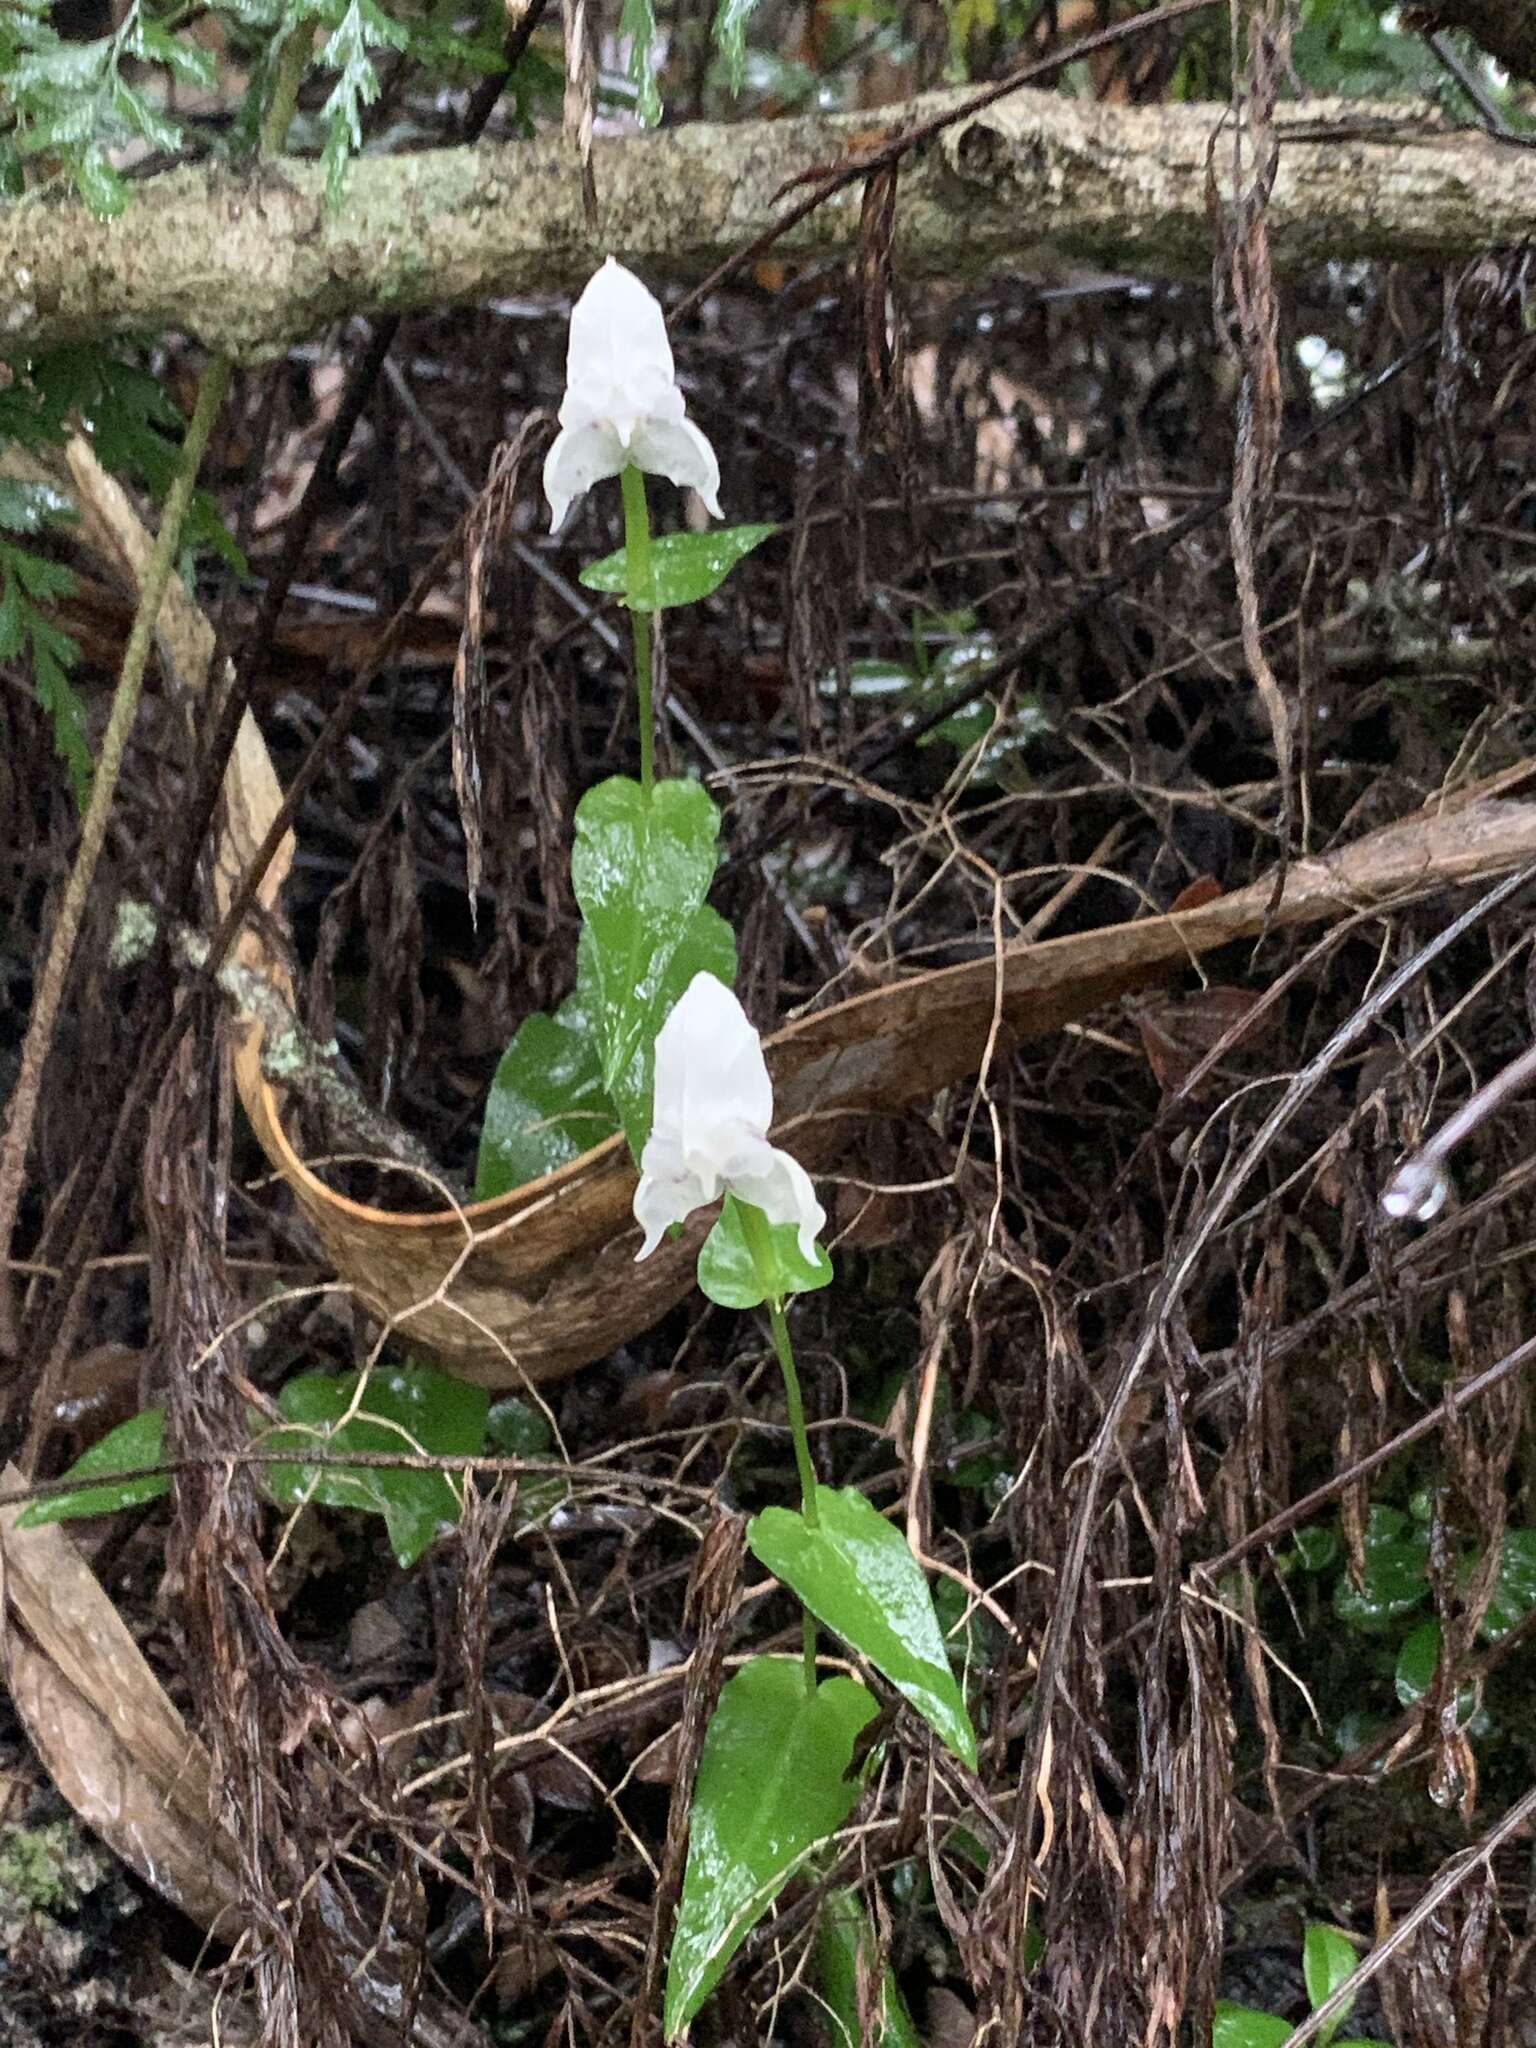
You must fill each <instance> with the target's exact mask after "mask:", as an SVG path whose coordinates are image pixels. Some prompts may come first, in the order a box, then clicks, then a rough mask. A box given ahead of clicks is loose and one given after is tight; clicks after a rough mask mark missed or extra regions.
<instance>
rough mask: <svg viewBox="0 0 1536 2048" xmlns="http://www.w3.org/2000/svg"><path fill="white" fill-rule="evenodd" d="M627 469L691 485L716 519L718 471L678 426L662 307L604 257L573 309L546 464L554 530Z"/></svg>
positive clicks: (679, 400) (679, 397)
mask: <svg viewBox="0 0 1536 2048" xmlns="http://www.w3.org/2000/svg"><path fill="white" fill-rule="evenodd" d="M631 463H633V464H634V466H635V468H636V469H643V470H649V471H650V472H651V474H652V475H654V476H664V477H667V478H668V479H669V480H670V481H671V482H672V483H675V484H690V485H692V487H693V489H694V490H696V491H697V492H698V494H699V496H700V497H701V498H702V499H703V500H704V502H705V504H706V505H707V506H708V507H709V509H710V511H711V512H712V513H713V514H714V516H715V518H716V519H718V518H719V517H720V498H719V491H720V465H719V463H718V462H717V461H716V460H715V451H714V449H713V448H711V447H710V445H709V443H708V441H706V440H705V438H704V436H703V435H702V434H701V433H700V432H699V430H698V428H697V427H696V426H694V425H693V424H692V422H691V421H689V420H686V419H684V417H683V394H682V392H681V391H679V390H678V388H677V375H676V372H675V371H674V369H673V367H672V348H671V344H670V343H669V342H668V340H667V323H666V321H665V320H664V319H663V318H662V312H661V307H660V306H659V305H658V304H657V302H656V300H655V299H654V298H653V297H652V296H651V294H650V293H649V292H648V291H647V290H646V288H645V286H644V285H643V284H642V283H641V282H640V280H639V278H638V277H636V276H635V274H634V272H633V271H630V270H626V269H625V268H624V266H623V264H622V263H616V262H615V261H614V259H613V258H612V257H611V256H610V257H609V258H608V260H607V262H606V263H605V264H604V265H603V267H602V269H601V270H599V271H597V272H596V273H595V274H594V275H593V276H592V277H591V278H590V279H589V280H588V282H587V288H586V290H585V291H584V292H583V293H582V295H581V297H580V298H579V299H578V300H577V301H576V304H575V306H574V307H573V308H572V310H571V338H570V346H569V349H568V351H567V354H566V360H565V398H564V400H563V402H562V404H561V407H560V431H559V433H558V434H557V435H556V436H555V445H554V446H553V447H552V448H551V449H550V451H549V454H548V456H547V457H546V458H545V462H544V491H545V495H546V496H547V497H548V499H549V509H550V515H551V525H552V527H558V526H559V525H560V523H561V521H562V520H563V519H564V518H565V515H566V512H567V510H568V508H569V507H570V505H571V503H572V501H573V500H574V499H576V498H579V497H580V496H581V494H582V492H583V491H589V490H590V489H591V488H592V486H593V485H594V484H596V483H601V482H602V480H603V478H604V477H609V476H618V475H619V474H620V472H621V471H622V470H624V469H626V468H627V467H628V466H629V465H630V464H631Z"/></svg>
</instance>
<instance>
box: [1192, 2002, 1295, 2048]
mask: <svg viewBox="0 0 1536 2048" xmlns="http://www.w3.org/2000/svg"><path fill="white" fill-rule="evenodd" d="M1295 2031H1296V2030H1295V2028H1294V2027H1293V2026H1292V2025H1291V2022H1290V2021H1289V2020H1283V2019H1281V2018H1280V2017H1279V2016H1278V2015H1277V2014H1275V2013H1272V2012H1257V2011H1255V2009H1254V2008H1253V2007H1252V2006H1251V2005H1229V2004H1228V2002H1227V2000H1226V1999H1224V1998H1222V1999H1218V2000H1217V2002H1216V2016H1215V2019H1214V2020H1213V2021H1212V2024H1211V2048H1281V2043H1282V2042H1284V2041H1288V2040H1289V2039H1290V2038H1291V2035H1292V2034H1293V2033H1294V2032H1295Z"/></svg>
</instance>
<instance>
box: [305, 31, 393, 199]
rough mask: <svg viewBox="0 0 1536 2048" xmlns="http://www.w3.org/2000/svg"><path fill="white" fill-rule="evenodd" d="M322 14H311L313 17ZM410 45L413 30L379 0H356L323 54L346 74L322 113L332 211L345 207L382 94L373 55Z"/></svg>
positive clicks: (324, 59)
mask: <svg viewBox="0 0 1536 2048" xmlns="http://www.w3.org/2000/svg"><path fill="white" fill-rule="evenodd" d="M316 11H317V10H315V9H313V8H310V9H307V10H306V12H308V13H309V14H310V15H311V16H313V15H314V14H315V13H316ZM409 41H410V32H409V30H408V29H406V28H405V27H403V26H402V24H401V23H400V22H398V21H392V20H391V19H390V17H389V16H388V15H387V14H386V13H385V12H384V11H383V9H382V8H380V7H377V6H375V5H374V0H350V4H349V5H348V7H347V9H346V12H345V13H344V14H343V15H342V17H341V19H340V20H339V21H338V22H337V24H336V26H335V28H334V30H333V31H332V33H331V34H330V36H329V37H328V38H327V40H326V43H325V46H324V48H323V49H322V50H321V52H320V62H321V63H322V64H324V65H328V66H331V67H332V68H334V69H335V70H336V71H337V72H338V73H339V74H340V75H339V76H338V78H337V80H336V83H335V85H334V86H333V87H332V88H331V93H330V97H329V98H328V99H327V100H326V102H325V105H324V106H323V107H322V108H321V109H320V118H321V120H322V121H324V122H325V124H326V128H327V134H326V142H325V148H324V150H323V151H322V152H321V156H320V161H321V163H322V165H323V166H324V168H325V191H326V199H327V202H328V204H329V205H331V206H332V207H336V206H339V205H340V204H341V200H342V195H343V194H344V192H345V191H346V184H347V169H348V166H349V164H350V162H351V159H352V157H353V156H354V155H355V154H356V152H357V151H358V150H360V149H361V148H362V146H363V108H364V107H368V106H372V104H373V102H374V101H375V100H376V99H377V98H378V96H379V90H380V87H379V74H378V71H377V70H376V69H375V67H374V63H373V57H372V52H373V51H375V50H403V49H405V48H406V46H407V44H408V43H409Z"/></svg>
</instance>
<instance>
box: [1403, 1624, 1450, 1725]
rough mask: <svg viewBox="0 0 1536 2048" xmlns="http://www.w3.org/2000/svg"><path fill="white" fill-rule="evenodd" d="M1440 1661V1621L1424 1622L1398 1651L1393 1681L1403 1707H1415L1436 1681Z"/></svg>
mask: <svg viewBox="0 0 1536 2048" xmlns="http://www.w3.org/2000/svg"><path fill="white" fill-rule="evenodd" d="M1439 1663H1440V1624H1439V1622H1438V1621H1423V1622H1420V1624H1419V1626H1418V1627H1417V1628H1416V1629H1415V1630H1414V1631H1413V1633H1412V1634H1411V1635H1410V1636H1408V1637H1407V1638H1406V1639H1405V1641H1404V1643H1403V1647H1402V1648H1401V1649H1400V1650H1399V1651H1398V1653H1397V1670H1396V1672H1395V1674H1394V1683H1395V1685H1396V1688H1397V1696H1398V1698H1399V1699H1400V1700H1401V1701H1402V1703H1403V1705H1404V1706H1405V1707H1412V1706H1417V1704H1418V1702H1419V1701H1420V1700H1421V1699H1423V1697H1424V1695H1425V1693H1427V1692H1428V1691H1429V1688H1430V1687H1431V1686H1432V1685H1433V1684H1434V1682H1435V1672H1436V1669H1437V1668H1438V1666H1439Z"/></svg>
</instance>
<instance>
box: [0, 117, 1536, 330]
mask: <svg viewBox="0 0 1536 2048" xmlns="http://www.w3.org/2000/svg"><path fill="white" fill-rule="evenodd" d="M957 97H958V96H957V95H938V94H930V95H927V96H925V97H924V98H923V99H921V100H917V101H912V102H907V103H904V104H902V105H899V106H895V107H891V108H888V109H886V110H885V111H884V113H883V115H882V116H881V120H882V125H883V126H884V128H886V129H887V130H893V129H894V128H895V127H896V126H897V125H898V123H900V122H902V121H903V120H905V119H908V118H911V117H913V116H916V115H921V114H925V113H931V112H932V111H934V110H935V109H936V108H938V107H940V106H943V105H945V104H953V103H954V101H955V99H956V98H957ZM1225 118H1226V113H1225V109H1222V108H1218V107H1214V106H1184V107H1145V108H1141V107H1121V106H1095V105H1084V104H1080V103H1078V102H1075V101H1072V100H1068V99H1063V98H1059V97H1057V96H1055V95H1052V94H1047V93H1040V92H1031V91H1024V90H1021V91H1019V92H1018V93H1016V94H1014V95H1012V96H1011V97H1010V98H1008V99H1005V100H1003V101H1001V102H1000V103H999V104H997V105H996V106H994V107H991V108H989V109H988V110H987V111H986V112H985V113H983V114H981V115H979V116H976V117H973V118H971V119H969V120H965V121H962V122H959V123H957V124H956V125H955V126H954V127H953V128H950V129H947V130H945V131H944V133H943V134H942V135H941V136H940V137H939V138H938V139H937V140H934V141H931V142H929V143H927V144H925V145H924V146H923V147H922V148H920V149H918V150H915V151H914V152H913V153H912V155H911V156H910V157H909V158H907V159H906V160H905V162H904V165H903V169H902V175H901V184H900V194H899V202H898V209H897V249H898V255H899V259H900V261H901V263H902V265H903V267H904V268H905V269H906V270H907V271H908V272H909V273H918V274H922V273H926V274H930V275H932V274H943V275H948V276H957V277H965V276H967V275H974V274H977V273H979V272H984V271H986V270H989V269H995V268H998V267H1000V266H1004V265H1014V266H1020V267H1027V268H1029V269H1031V270H1035V271H1038V270H1039V269H1041V268H1045V269H1050V268H1052V267H1053V266H1055V265H1059V264H1061V263H1086V264H1093V265H1098V266H1102V267H1108V268H1114V269H1125V270H1133V271H1136V272H1138V273H1141V274H1145V275H1148V276H1169V277H1199V276H1202V275H1204V274H1206V273H1207V272H1208V270H1209V266H1210V262H1211V255H1212V238H1211V232H1210V225H1209V219H1208V213H1207V197H1208V194H1207V171H1208V164H1209V163H1210V162H1211V161H1214V162H1215V165H1216V169H1217V172H1218V176H1219V175H1220V173H1221V170H1222V167H1223V164H1224V162H1225V159H1226V155H1227V151H1226V149H1225V147H1224V146H1223V145H1222V143H1221V141H1220V134H1221V128H1222V124H1223V122H1224V120H1225ZM1277 125H1278V128H1279V131H1280V136H1281V161H1280V172H1279V177H1278V181H1277V184H1276V187H1275V192H1274V197H1273V200H1272V202H1271V205H1270V209H1269V231H1270V236H1271V240H1272V243H1273V251H1274V261H1275V264H1276V267H1277V269H1279V270H1282V271H1290V272H1295V271H1298V270H1306V269H1309V268H1311V267H1313V266H1315V265H1317V264H1319V263H1321V262H1323V261H1325V260H1328V259H1335V258H1339V259H1347V258H1352V257H1368V258H1378V259H1383V260H1392V261H1410V262H1413V261H1424V262H1439V261H1456V260H1460V259H1462V258H1465V257H1467V256H1469V255H1471V254H1473V253H1475V252H1477V251H1479V250H1482V249H1485V248H1487V247H1488V246H1489V245H1491V244H1498V243H1507V242H1515V241H1520V240H1522V239H1525V238H1526V237H1529V236H1531V235H1533V234H1536V179H1533V178H1532V177H1531V166H1530V159H1529V157H1528V156H1526V155H1525V154H1524V153H1522V152H1520V151H1517V150H1513V149H1507V148H1503V147H1501V146H1500V145H1499V144H1498V143H1496V142H1495V141H1493V140H1491V139H1489V138H1487V137H1484V136H1481V135H1475V134H1468V133H1465V132H1455V131H1451V130H1448V129H1445V128H1443V127H1441V126H1439V125H1437V124H1436V123H1434V122H1433V121H1429V120H1425V119H1414V118H1411V117H1409V116H1408V115H1406V114H1405V113H1404V111H1403V110H1402V109H1401V108H1396V107H1392V106H1387V105H1373V104H1370V103H1364V102H1350V103H1348V104H1347V105H1346V104H1341V103H1338V102H1321V101H1320V102H1313V103H1310V104H1308V105H1305V106H1301V107H1295V108H1291V109H1289V110H1287V111H1286V112H1285V113H1284V114H1283V115H1282V117H1281V119H1280V120H1279V122H1278V124H1277ZM872 126H873V118H872V117H871V115H869V114H868V113H859V114H849V115H834V116H818V115H811V116H805V117H797V118H795V119H792V120H782V121H747V122H740V123H736V124H734V125H730V126H725V125H718V124H713V123H706V122H695V123H690V124H689V125H687V126H684V127H681V128H677V129H674V130H669V131H665V132H663V133H662V134H660V135H654V136H625V137H620V138H612V139H608V140H603V141H599V142H598V144H597V146H596V150H595V152H594V164H595V169H596V176H597V190H598V195H599V219H598V224H597V228H596V230H595V232H594V231H592V230H589V228H588V227H587V224H586V222H585V219H584V217H583V207H582V180H581V173H580V167H579V165H578V163H577V161H576V158H575V156H574V153H573V152H572V150H571V149H570V148H569V147H568V146H567V145H566V144H565V143H564V142H563V141H561V140H560V139H558V138H549V139H543V140H539V141H534V142H529V143H508V144H497V145H486V144H481V145H477V146H476V147H474V148H467V149H441V150H432V151H425V152H422V153H421V154H418V155H413V156H395V157H370V158H366V159H364V160H363V161H362V162H360V163H359V164H357V165H356V166H355V168H354V170H353V172H352V177H351V182H350V185H349V187H348V190H347V194H346V197H345V199H344V200H343V202H342V204H341V205H340V206H339V207H338V208H336V209H335V210H328V209H327V206H326V202H325V191H324V186H325V180H324V175H323V173H322V172H321V170H320V168H319V166H318V165H317V164H314V163H310V162H301V161H299V160H297V159H293V158H279V159H277V160H275V161H274V162H273V163H272V164H270V165H269V166H267V167H265V168H258V169H254V170H251V171H248V172H231V171H229V170H226V169H219V168H209V167H206V166H198V167H191V168H183V169H177V170H172V171H168V172H164V173H161V174H160V175H158V176H155V177H152V178H148V179H146V180H145V181H144V182H143V184H142V185H141V186H140V187H139V188H138V190H137V191H136V193H135V195H134V198H133V202H132V204H131V205H130V206H129V207H128V209H127V211H126V212H125V213H124V214H123V215H122V216H121V217H120V218H119V219H117V220H114V221H102V220H98V219H96V218H94V217H93V216H92V215H91V214H90V213H88V212H87V211H86V210H85V209H84V208H83V207H81V206H80V205H79V204H77V203H76V202H74V201H72V200H69V199H64V198H59V197H53V196H41V195H34V196H30V197H28V198H26V199H22V200H19V201H16V202H14V203H12V204H11V205H9V206H5V207H0V279H3V280H5V281H6V286H5V287H4V288H0V343H3V344H4V345H5V346H6V347H7V348H8V349H10V350H15V349H17V348H22V349H26V348H34V347H46V346H50V345H53V344H57V343H60V342H64V341H70V340H78V339H87V338H100V337H104V336H108V335H112V334H122V333H133V332H138V333H144V332H149V333H156V332H160V331H162V330H166V329H173V330H180V331H182V332H185V333H189V334H192V335H194V336H196V337H197V338H198V339H200V340H202V341H203V342H205V343H206V344H207V345H208V346H209V347H210V348H217V349H223V350H227V351H229V352H230V353H232V354H233V355H235V356H236V357H238V358H239V359H240V360H242V361H245V362H256V361H261V360H263V359H265V358H268V357H270V356H272V355H273V354H275V353H277V352H279V351H280V350H281V349H283V348H284V347H285V346H287V345H288V344H289V343H290V342H292V341H294V340H297V339H299V338H300V337H302V336H304V335H307V334H313V333H315V332H317V331H318V330H320V329H322V328H324V327H325V326H326V325H327V324H328V323H329V322H331V321H333V320H336V319H338V318H340V317H341V316H342V315H345V314H349V313H377V312H386V311H401V312H407V311H413V310H419V309H425V308H428V307H436V306H443V305H450V304H455V303H466V302H471V301H474V300H477V299H484V298H487V297H494V296H496V295H498V294H507V293H527V292H543V291H550V290H556V289H562V288H564V287H567V286H570V285H572V284H574V283H576V282H577V281H579V280H580V279H582V278H583V277H585V275H586V274H587V273H588V272H589V271H590V269H591V268H592V267H593V265H594V263H595V261H596V260H597V259H598V258H599V257H600V256H601V255H602V254H603V253H604V252H605V251H607V250H609V249H613V250H617V251H619V252H621V253H622V254H623V255H624V257H625V258H626V259H627V260H628V261H630V262H631V263H633V264H635V265H636V266H637V267H638V268H639V269H640V270H642V271H643V272H644V273H645V274H646V275H647V276H648V277H649V278H651V279H652V280H657V279H661V278H666V277H671V278H689V277H697V276H699V275H701V274H703V273H704V272H705V271H707V270H708V269H709V268H710V267H712V266H713V265H714V264H715V263H717V262H718V261H720V260H721V259H722V258H723V257H725V256H727V255H729V254H730V253H731V252H732V251H734V250H736V249H737V248H739V247H740V246H741V245H742V244H743V243H744V242H746V241H747V240H749V239H750V238H751V237H752V236H753V235H755V234H757V233H758V232H759V231H760V230H762V229H763V228H765V227H766V226H768V225H769V223H770V222H771V221H772V220H773V219H774V218H775V217H776V215H777V213H778V211H779V209H780V208H781V207H782V205H783V202H782V201H781V200H779V199H778V197H777V195H778V194H779V193H780V191H781V190H782V188H783V187H784V185H785V184H786V183H787V182H788V181H790V180H792V179H794V178H796V177H798V176H800V175H801V174H802V173H804V172H805V171H807V170H809V169H810V168H812V167H813V166H815V165H824V164H827V163H830V162H833V161H835V160H836V159H837V158H839V156H841V155H842V154H843V153H844V152H845V151H846V150H848V149H849V148H851V147H855V146H860V145H863V144H866V143H867V142H868V140H869V136H870V130H871V127H872ZM1213 142H1214V143H1215V156H1214V159H1213V158H1212V155H1211V151H1212V145H1213ZM859 206H860V191H859V188H858V187H857V186H855V187H852V188H850V189H849V190H848V191H845V192H843V193H840V194H838V195H837V196H836V197H834V198H833V199H831V200H830V201H829V202H828V203H827V204H826V205H824V206H822V207H821V208H819V209H818V210H817V211H816V212H815V213H813V214H812V215H811V216H810V217H809V218H808V219H807V220H805V221H804V222H802V223H801V224H800V225H799V226H797V227H796V228H795V229H794V230H793V231H792V233H791V234H790V235H789V236H788V237H787V238H786V240H785V242H784V243H783V244H781V253H783V254H784V255H786V256H789V257H798V258H801V259H807V258H824V257H829V256H841V255H846V254H847V253H848V252H849V251H850V250H851V249H852V248H853V247H854V246H855V243H856V240H857V235H858V221H859Z"/></svg>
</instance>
